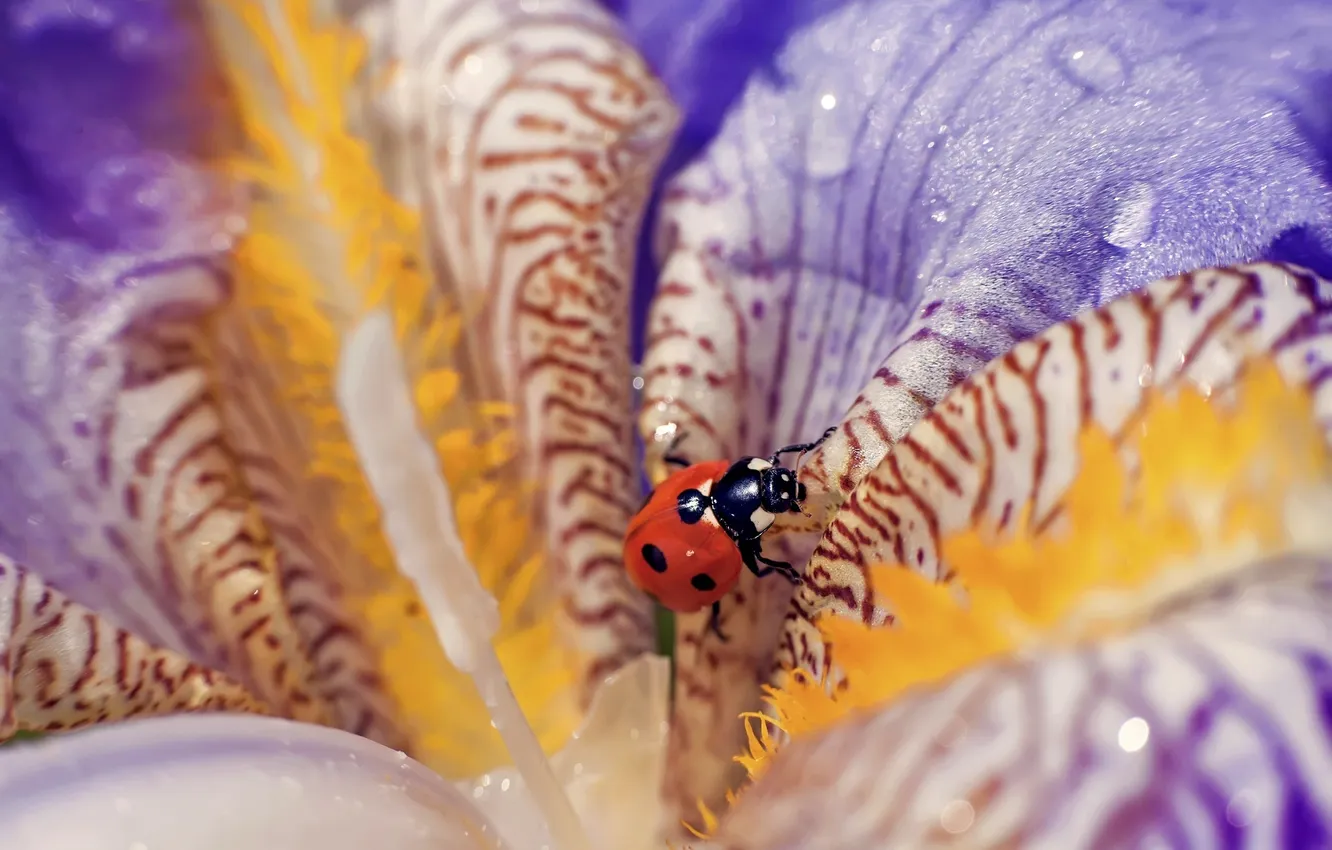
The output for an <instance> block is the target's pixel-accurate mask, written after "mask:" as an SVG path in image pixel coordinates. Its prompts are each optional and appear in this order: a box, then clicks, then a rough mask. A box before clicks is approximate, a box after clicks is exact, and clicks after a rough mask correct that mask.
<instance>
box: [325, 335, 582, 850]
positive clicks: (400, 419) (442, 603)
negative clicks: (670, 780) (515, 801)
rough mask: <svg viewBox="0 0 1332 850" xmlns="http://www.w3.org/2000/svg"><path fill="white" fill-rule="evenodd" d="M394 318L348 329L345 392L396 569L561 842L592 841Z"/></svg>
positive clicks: (346, 415)
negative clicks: (538, 728)
mask: <svg viewBox="0 0 1332 850" xmlns="http://www.w3.org/2000/svg"><path fill="white" fill-rule="evenodd" d="M406 375H407V371H406V367H405V365H404V363H403V361H402V357H401V354H400V352H399V350H398V345H397V341H396V339H395V336H394V330H393V322H392V320H391V318H390V317H389V315H388V313H386V312H385V311H383V310H377V311H375V312H374V313H372V314H370V315H369V316H368V317H367V318H366V319H365V320H363V321H362V322H361V323H360V324H359V325H358V326H357V327H356V328H354V329H353V330H352V331H351V333H349V334H348V335H347V338H346V341H345V344H344V345H343V347H342V352H341V356H340V357H339V363H338V372H337V391H336V392H337V400H338V407H339V408H340V409H341V411H342V418H343V421H344V423H345V424H346V427H347V434H348V436H349V438H350V439H351V442H352V446H353V447H354V448H355V450H356V453H357V456H358V457H359V458H360V462H361V468H362V470H363V471H364V473H365V477H366V479H367V481H368V482H369V484H370V489H371V490H372V491H373V492H374V494H375V499H376V501H377V502H378V503H379V508H380V514H381V520H380V522H381V525H382V527H383V529H384V535H385V537H386V538H387V540H388V544H389V547H390V548H391V549H392V550H393V553H394V556H395V558H396V560H397V564H398V569H399V570H401V571H402V574H403V575H404V576H406V577H407V579H408V580H410V581H411V582H412V583H413V584H414V585H415V587H416V590H417V593H418V594H420V597H421V601H422V603H423V604H424V605H425V609H426V612H427V614H428V615H429V617H430V620H431V623H433V625H434V627H435V633H436V635H437V636H438V638H439V642H440V644H441V646H443V648H444V651H445V653H446V654H447V655H448V656H449V660H450V661H451V662H452V663H453V665H454V666H455V667H457V668H458V669H459V670H461V671H463V672H465V673H467V674H468V675H470V676H471V677H472V680H473V681H474V682H475V683H476V687H477V690H478V691H479V692H480V693H481V695H482V697H483V698H484V700H485V703H486V707H487V708H488V709H489V711H490V716H491V718H492V721H493V722H494V724H495V727H496V728H497V729H498V730H499V733H500V736H501V737H502V738H503V740H504V745H505V747H507V748H508V751H509V755H510V757H512V759H513V762H514V766H515V767H516V768H517V769H518V771H519V773H521V774H522V776H523V779H524V781H525V782H526V784H527V787H528V788H529V789H530V791H531V794H532V797H533V800H534V801H535V803H536V805H537V807H538V808H539V809H540V811H541V814H542V816H543V817H544V818H545V820H546V826H547V829H548V834H549V835H550V836H551V839H552V840H553V841H554V843H555V846H556V847H557V848H559V850H589V848H590V844H589V842H588V838H587V834H586V832H585V831H584V829H583V825H582V823H581V821H580V820H579V819H578V816H577V814H575V812H574V808H573V805H572V804H571V802H570V800H569V798H568V796H567V795H566V794H565V793H564V788H563V787H562V786H561V784H560V782H559V781H558V780H557V779H556V777H555V772H554V770H553V769H552V768H551V764H550V761H549V760H548V759H547V758H546V756H545V753H544V752H543V751H542V749H541V745H540V743H539V742H538V741H537V737H536V733H535V732H533V731H532V727H531V726H530V725H529V724H528V722H527V718H526V717H525V716H524V715H523V712H522V709H521V708H519V707H518V701H517V700H516V699H515V698H514V695H513V689H512V688H511V687H510V686H509V680H508V678H507V677H506V676H505V674H504V669H503V668H502V667H501V666H500V663H499V657H498V656H497V655H496V653H495V649H494V645H493V644H492V640H493V639H494V637H495V634H496V632H497V631H498V630H499V607H498V604H497V603H496V601H495V598H494V597H493V596H492V595H491V594H490V593H489V592H487V591H486V589H485V588H484V587H482V586H481V582H480V580H479V579H478V578H477V574H476V570H475V569H474V568H473V567H472V564H471V562H470V561H469V560H468V558H467V554H466V552H465V551H464V550H463V545H462V540H461V539H460V537H459V535H458V527H457V523H456V521H455V519H454V515H453V500H452V498H451V496H450V493H449V488H448V484H447V483H446V482H445V480H444V478H443V476H442V475H441V474H440V471H439V458H438V457H437V456H436V454H435V452H434V451H433V449H432V448H431V446H430V444H429V443H428V442H427V441H426V440H425V438H424V436H423V435H422V434H421V431H420V428H419V427H418V425H417V419H416V408H415V406H414V405H413V403H412V392H411V388H410V385H409V383H408V380H407V377H406Z"/></svg>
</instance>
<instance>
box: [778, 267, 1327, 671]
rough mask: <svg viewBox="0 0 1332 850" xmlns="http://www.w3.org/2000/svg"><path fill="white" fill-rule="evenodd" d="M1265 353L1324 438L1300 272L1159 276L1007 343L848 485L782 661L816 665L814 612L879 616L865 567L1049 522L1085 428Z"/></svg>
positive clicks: (1315, 294) (1126, 416)
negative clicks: (1302, 395)
mask: <svg viewBox="0 0 1332 850" xmlns="http://www.w3.org/2000/svg"><path fill="white" fill-rule="evenodd" d="M1265 354H1270V355H1271V356H1272V358H1273V361H1274V362H1275V364H1276V365H1277V367H1278V368H1279V369H1280V370H1281V371H1282V373H1283V374H1284V375H1285V377H1286V378H1287V380H1290V381H1291V382H1292V383H1294V384H1296V385H1302V386H1306V387H1308V389H1309V391H1310V393H1311V394H1312V396H1313V402H1314V409H1315V411H1316V412H1317V416H1318V418H1319V421H1320V423H1322V427H1323V428H1324V430H1326V431H1329V432H1332V385H1329V383H1328V378H1329V377H1332V369H1330V368H1329V366H1332V283H1329V282H1328V281H1326V280H1323V279H1322V278H1319V277H1317V276H1315V275H1313V274H1312V273H1310V272H1309V271H1307V270H1305V269H1302V268H1300V267H1298V266H1288V265H1277V264H1266V263H1265V264H1255V265H1249V266H1235V267H1229V268H1217V269H1204V270H1201V271H1198V272H1194V273H1191V274H1185V275H1177V276H1175V277H1170V278H1165V279H1163V280H1160V281H1157V282H1155V283H1153V284H1151V285H1149V286H1147V287H1145V288H1143V289H1142V290H1140V291H1138V292H1135V293H1131V294H1129V295H1126V296H1124V297H1123V298H1120V299H1118V300H1116V301H1114V302H1112V303H1110V304H1107V305H1106V306H1104V307H1102V308H1100V309H1097V310H1092V311H1088V312H1087V313H1085V314H1083V315H1081V316H1077V317H1075V318H1073V319H1071V320H1069V321H1067V322H1064V323H1061V324H1059V325H1056V326H1054V327H1053V328H1051V329H1050V330H1048V331H1046V332H1044V333H1042V334H1040V335H1039V336H1037V337H1036V338H1035V339H1032V340H1028V341H1026V342H1023V343H1021V344H1019V345H1017V346H1015V347H1014V348H1013V350H1012V351H1010V352H1009V353H1008V354H1006V355H1004V357H1002V358H1000V359H998V360H996V361H994V362H992V363H990V364H989V365H987V366H986V367H985V368H984V369H982V370H981V371H980V372H978V373H976V374H975V375H973V376H971V377H970V378H968V379H967V380H966V381H964V382H963V383H962V384H961V385H960V386H959V387H957V388H956V389H955V390H954V391H953V392H952V393H951V394H950V395H949V396H948V397H947V398H946V399H945V400H944V401H943V402H942V403H940V404H938V405H936V406H935V407H934V409H933V410H931V411H930V413H929V414H927V415H926V416H925V418H924V419H922V420H921V421H920V422H919V423H917V424H916V426H915V427H914V428H912V429H911V431H910V432H909V433H908V434H907V436H906V437H904V438H903V439H902V440H901V441H899V442H898V443H897V444H896V445H895V446H894V447H893V449H892V451H891V452H890V453H889V454H888V456H887V457H886V458H885V459H884V461H883V463H881V464H880V465H879V466H878V467H877V468H876V469H875V470H874V471H873V472H871V473H870V474H869V475H868V476H866V477H865V478H864V479H863V480H862V481H861V483H860V485H859V486H858V487H857V488H856V490H855V491H854V492H853V493H852V495H851V498H850V499H848V500H847V502H846V504H845V505H844V506H843V507H842V510H841V511H839V512H838V514H837V516H836V518H835V519H834V520H833V522H832V523H831V524H830V525H829V526H828V529H827V531H826V532H825V534H824V536H823V539H822V540H820V542H819V545H818V548H817V549H816V550H815V553H814V555H813V557H811V558H810V562H809V568H808V572H807V577H806V584H805V586H804V587H803V588H802V589H801V591H800V593H799V594H798V595H797V598H796V600H795V604H794V605H793V606H792V610H791V612H790V614H789V615H788V620H787V626H786V629H787V630H786V634H785V636H784V637H783V640H782V643H781V646H780V647H779V648H778V657H779V659H780V661H781V663H782V664H783V665H784V666H785V667H795V666H800V667H803V668H805V669H806V670H809V671H810V672H811V673H813V674H814V675H815V676H816V677H817V676H820V675H822V674H823V673H824V672H825V668H826V664H825V656H824V650H825V647H824V642H823V641H822V640H821V639H820V637H819V635H818V633H817V629H816V628H815V627H814V626H813V624H812V617H813V616H815V615H816V612H818V611H822V610H829V611H832V612H835V613H836V614H838V615H841V616H845V617H851V618H854V619H858V620H861V621H862V622H866V623H872V624H880V623H884V622H886V620H887V618H888V616H889V612H887V611H884V610H883V609H881V608H880V607H879V606H877V605H876V604H875V600H874V598H873V594H870V593H868V590H867V584H866V582H867V573H866V570H867V568H868V567H869V566H870V565H873V564H879V563H896V564H902V565H905V566H908V567H911V568H913V569H916V570H918V571H921V572H923V573H924V574H925V575H928V576H931V577H935V578H939V579H943V578H944V577H945V575H946V572H947V564H944V563H942V562H941V561H940V557H939V541H940V539H941V537H942V536H943V535H947V534H949V533H952V532H956V531H960V530H962V529H965V528H968V527H970V526H973V525H976V524H978V523H979V524H981V525H982V526H985V527H991V526H992V527H994V528H995V529H996V530H997V531H1000V532H1002V531H1005V530H1008V529H1010V528H1012V526H1013V524H1014V523H1015V522H1017V520H1018V519H1019V513H1020V511H1021V509H1022V507H1023V506H1024V505H1026V504H1028V503H1029V502H1030V503H1031V504H1032V516H1033V518H1034V520H1033V521H1034V522H1035V524H1036V525H1035V527H1036V528H1038V529H1040V528H1047V527H1053V526H1054V525H1055V524H1056V523H1057V522H1058V521H1059V515H1060V510H1061V505H1060V502H1061V499H1062V497H1063V495H1064V493H1065V492H1066V491H1067V489H1068V487H1069V484H1070V483H1071V482H1072V480H1073V478H1074V476H1075V475H1076V474H1077V471H1078V469H1079V454H1078V448H1077V439H1078V434H1079V433H1080V432H1081V431H1082V430H1083V428H1085V427H1086V426H1088V425H1090V424H1096V425H1099V426H1100V427H1102V428H1104V429H1105V430H1106V431H1107V432H1108V433H1109V434H1111V435H1113V436H1114V437H1115V438H1116V439H1123V437H1124V435H1126V434H1127V433H1129V432H1130V430H1131V429H1132V428H1133V427H1134V424H1135V422H1136V421H1137V417H1138V416H1139V415H1140V414H1141V410H1142V407H1143V403H1144V401H1145V400H1146V398H1147V392H1148V388H1157V389H1169V388H1170V387H1172V386H1177V385H1180V384H1191V385H1194V386H1198V387H1201V388H1203V389H1204V391H1205V392H1206V393H1208V394H1211V393H1213V392H1220V391H1222V390H1224V389H1225V387H1226V386H1227V385H1228V384H1229V383H1230V382H1231V381H1232V380H1233V378H1234V376H1235V373H1236V371H1237V370H1238V369H1239V367H1240V366H1241V365H1242V363H1243V362H1244V361H1245V360H1246V359H1247V358H1249V357H1251V356H1254V355H1265ZM797 647H798V649H797ZM834 663H835V662H834Z"/></svg>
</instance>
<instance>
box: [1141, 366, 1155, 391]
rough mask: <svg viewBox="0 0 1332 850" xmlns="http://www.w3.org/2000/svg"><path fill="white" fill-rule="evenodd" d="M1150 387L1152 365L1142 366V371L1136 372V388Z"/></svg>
mask: <svg viewBox="0 0 1332 850" xmlns="http://www.w3.org/2000/svg"><path fill="white" fill-rule="evenodd" d="M1151 385H1152V364H1150V363H1146V364H1143V367H1142V371H1140V372H1138V386H1140V387H1150V386H1151Z"/></svg>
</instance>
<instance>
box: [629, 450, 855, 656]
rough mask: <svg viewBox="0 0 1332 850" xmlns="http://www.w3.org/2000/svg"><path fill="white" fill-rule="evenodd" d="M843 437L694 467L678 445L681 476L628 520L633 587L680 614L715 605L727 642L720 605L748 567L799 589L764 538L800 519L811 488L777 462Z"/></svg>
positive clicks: (672, 458) (673, 461)
mask: <svg viewBox="0 0 1332 850" xmlns="http://www.w3.org/2000/svg"><path fill="white" fill-rule="evenodd" d="M836 430H837V429H836V428H829V429H828V430H827V431H825V432H823V436H822V437H819V439H818V440H816V441H814V442H812V443H797V444H795V445H792V446H786V447H785V448H782V449H778V450H777V451H776V452H775V453H773V455H772V456H771V457H769V458H760V457H742V458H740V459H739V460H737V461H735V462H734V463H732V462H730V461H725V460H712V461H706V462H703V463H696V464H690V463H689V462H688V461H687V460H684V459H683V458H680V457H678V456H676V455H674V454H673V452H674V450H675V446H676V445H677V444H678V443H679V438H677V439H676V441H675V442H674V443H672V444H671V447H670V448H669V449H667V453H666V458H665V460H666V464H667V465H668V466H673V467H676V468H677V470H676V471H675V472H673V473H672V474H671V475H670V477H668V478H667V479H666V480H665V481H663V482H662V483H661V484H659V485H658V486H657V487H656V489H654V490H653V491H652V493H651V494H649V495H648V498H647V501H646V502H644V504H643V507H641V508H640V509H639V510H638V513H637V514H635V515H634V518H633V519H632V520H630V521H629V530H628V532H627V533H626V534H625V540H624V563H625V566H626V569H627V570H628V571H629V578H630V580H632V581H633V583H634V584H635V585H637V586H638V588H639V589H640V590H643V591H645V592H646V593H648V594H650V595H652V596H654V597H656V599H657V600H658V601H659V602H660V603H661V604H662V605H664V606H666V607H667V608H669V609H671V610H672V611H676V612H678V613H681V614H688V613H693V612H694V611H701V610H703V609H704V608H706V607H708V606H709V605H711V606H712V621H711V624H710V628H711V629H712V631H714V632H716V633H717V637H719V638H721V639H722V640H723V641H724V640H727V638H726V636H725V635H723V634H722V632H721V624H720V617H721V598H722V597H723V596H725V595H726V594H727V593H728V592H730V590H731V588H733V587H734V586H735V583H736V582H737V581H738V580H739V579H740V570H741V568H742V567H747V568H748V569H749V571H750V572H752V573H753V574H754V575H756V576H758V577H759V578H763V577H764V576H767V575H771V574H772V573H774V572H776V573H778V574H780V575H782V576H783V577H784V578H786V579H787V580H788V581H790V582H791V583H792V584H799V583H800V575H799V574H798V573H797V572H796V570H795V568H794V567H792V566H791V565H790V564H788V563H786V562H785V561H773V560H769V559H768V558H765V557H763V552H762V544H761V538H762V537H763V533H764V532H766V531H767V530H768V529H769V528H770V527H771V526H772V524H773V522H774V521H776V519H777V516H778V514H782V513H800V512H801V507H800V503H801V502H803V501H804V500H805V485H804V484H801V483H800V482H799V481H798V480H796V473H795V471H794V470H793V469H789V468H787V467H784V466H781V465H780V464H779V463H778V461H779V460H780V458H781V456H782V455H784V454H790V453H792V452H795V453H797V454H799V453H803V452H807V451H809V450H811V449H813V448H815V447H817V446H818V445H819V444H820V443H822V442H823V441H824V440H826V439H828V437H829V436H830V435H831V434H832V433H833V431H836Z"/></svg>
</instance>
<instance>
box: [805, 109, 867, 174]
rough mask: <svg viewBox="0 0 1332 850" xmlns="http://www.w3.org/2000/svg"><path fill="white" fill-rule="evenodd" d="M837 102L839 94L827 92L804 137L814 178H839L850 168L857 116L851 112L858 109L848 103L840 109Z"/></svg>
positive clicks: (814, 111)
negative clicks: (849, 107)
mask: <svg viewBox="0 0 1332 850" xmlns="http://www.w3.org/2000/svg"><path fill="white" fill-rule="evenodd" d="M838 105H839V99H838V97H837V95H835V94H833V93H832V92H824V93H823V94H822V95H820V96H819V99H818V105H817V107H816V108H815V109H814V110H813V113H812V114H811V115H810V119H809V134H808V135H807V136H806V137H805V170H806V171H808V172H809V174H810V176H811V177H814V178H821V179H827V178H830V177H836V176H838V175H840V174H844V173H845V172H846V171H847V169H849V168H850V167H851V151H852V146H853V145H854V144H855V139H856V133H855V121H856V116H854V115H852V114H850V113H853V112H855V110H854V109H847V108H846V104H845V103H841V107H840V108H838Z"/></svg>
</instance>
